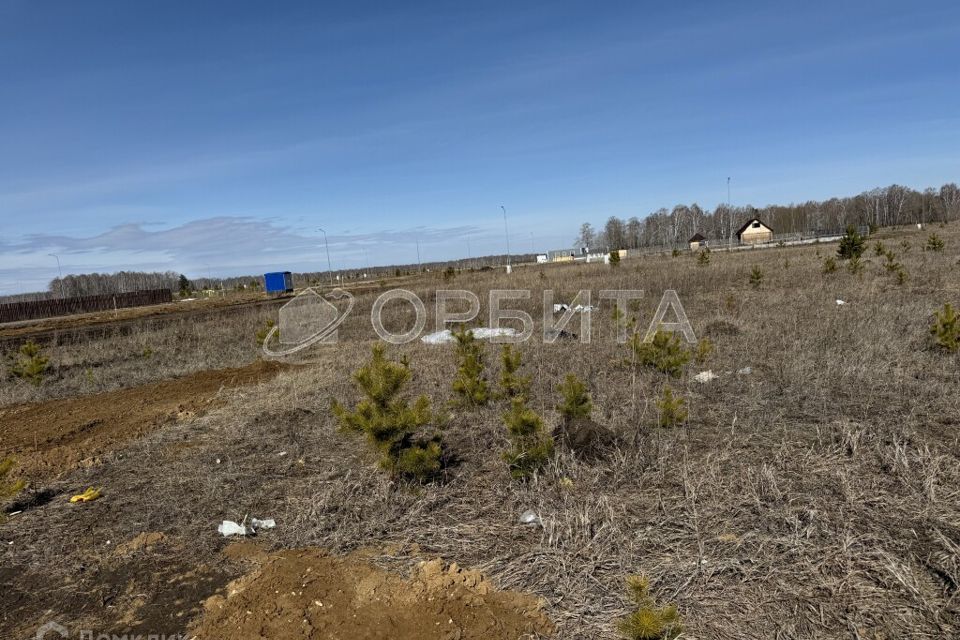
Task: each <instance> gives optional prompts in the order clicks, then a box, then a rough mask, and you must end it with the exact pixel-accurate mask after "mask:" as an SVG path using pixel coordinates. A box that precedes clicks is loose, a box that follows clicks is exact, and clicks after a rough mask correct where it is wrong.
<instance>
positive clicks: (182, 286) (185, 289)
mask: <svg viewBox="0 0 960 640" xmlns="http://www.w3.org/2000/svg"><path fill="white" fill-rule="evenodd" d="M177 289H178V290H179V291H180V297H181V298H187V297H189V296H190V292H191V290H192V289H193V284H192V283H191V282H190V281H189V280H188V279H187V276H185V275H183V274H182V273H181V274H180V278H179V279H178V280H177Z"/></svg>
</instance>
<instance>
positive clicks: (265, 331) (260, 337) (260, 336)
mask: <svg viewBox="0 0 960 640" xmlns="http://www.w3.org/2000/svg"><path fill="white" fill-rule="evenodd" d="M273 325H274V322H273V320H269V319H268V320H267V321H266V322H265V323H264V325H263V326H262V327H261V328H259V329H257V333H256V334H254V337H255V338H256V340H257V346H258V347H262V346H263V343H264V342H266V340H267V336H268V335H270V330H271V329H273ZM277 337H278V338H279V337H280V330H279V329H277Z"/></svg>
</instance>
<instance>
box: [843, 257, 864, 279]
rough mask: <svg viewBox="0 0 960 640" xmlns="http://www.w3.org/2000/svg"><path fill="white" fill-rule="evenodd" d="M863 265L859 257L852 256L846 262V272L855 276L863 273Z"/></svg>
mask: <svg viewBox="0 0 960 640" xmlns="http://www.w3.org/2000/svg"><path fill="white" fill-rule="evenodd" d="M863 269H864V263H863V260H861V259H860V256H853V257H852V258H850V260H848V261H847V271H849V272H850V273H852V274H853V275H855V276H857V275H860V274H861V273H863Z"/></svg>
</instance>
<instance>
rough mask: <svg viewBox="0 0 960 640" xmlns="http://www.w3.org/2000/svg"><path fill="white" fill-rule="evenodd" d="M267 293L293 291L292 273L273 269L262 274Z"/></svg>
mask: <svg viewBox="0 0 960 640" xmlns="http://www.w3.org/2000/svg"><path fill="white" fill-rule="evenodd" d="M263 284H264V289H266V290H267V293H293V274H292V273H290V272H289V271H274V272H273V273H265V274H263Z"/></svg>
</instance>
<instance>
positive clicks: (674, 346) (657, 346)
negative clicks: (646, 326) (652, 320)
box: [630, 331, 690, 378]
mask: <svg viewBox="0 0 960 640" xmlns="http://www.w3.org/2000/svg"><path fill="white" fill-rule="evenodd" d="M630 346H631V348H632V349H633V352H634V355H635V356H636V362H637V364H638V365H640V366H644V367H649V368H651V369H656V370H657V371H659V372H660V373H665V374H667V375H671V376H673V377H675V378H676V377H679V376H680V373H681V372H682V371H683V366H684V365H685V364H687V363H688V362H689V361H690V351H689V350H688V349H687V348H686V347H684V346H683V344H682V343H681V342H680V337H679V336H677V335H676V334H673V333H669V332H667V331H657V332H656V333H655V334H654V336H653V339H652V340H650V341H649V342H645V341H643V340H641V339H640V334H638V333H635V334H633V336H632V338H631V340H630Z"/></svg>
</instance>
